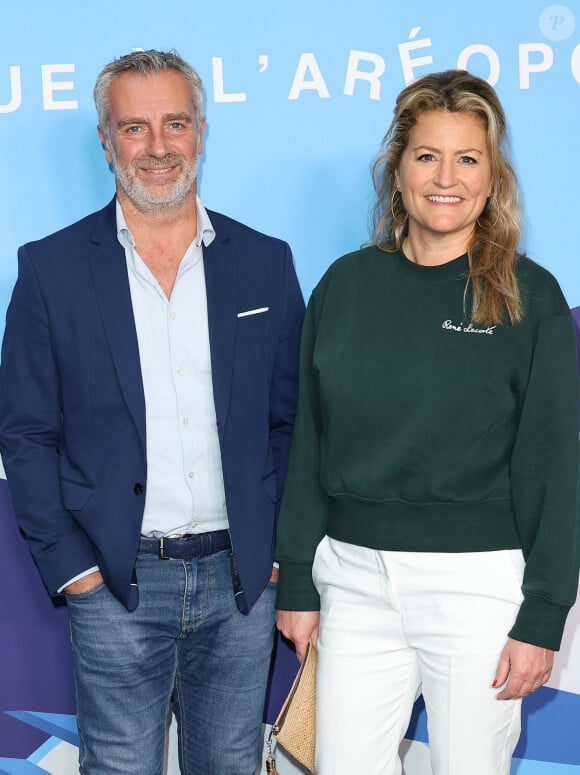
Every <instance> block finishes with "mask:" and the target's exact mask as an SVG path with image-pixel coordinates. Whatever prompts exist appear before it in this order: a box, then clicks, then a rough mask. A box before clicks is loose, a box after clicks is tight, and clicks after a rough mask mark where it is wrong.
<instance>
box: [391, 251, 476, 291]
mask: <svg viewBox="0 0 580 775" xmlns="http://www.w3.org/2000/svg"><path fill="white" fill-rule="evenodd" d="M379 250H380V248H379ZM390 255H391V256H392V259H393V261H394V264H395V266H396V267H397V269H398V270H399V271H400V272H402V273H403V274H405V275H407V277H410V278H411V279H413V280H415V281H416V282H420V283H436V282H441V281H444V280H466V279H467V276H468V275H469V259H468V257H467V253H464V254H463V255H462V256H459V257H458V258H454V259H452V260H451V261H446V262H445V263H444V264H435V265H427V264H416V263H415V262H414V261H411V259H410V258H407V256H406V255H405V254H404V252H403V250H402V249H400V250H397V251H396V252H395V253H391V254H390Z"/></svg>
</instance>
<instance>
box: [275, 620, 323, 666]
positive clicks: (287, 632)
mask: <svg viewBox="0 0 580 775" xmlns="http://www.w3.org/2000/svg"><path fill="white" fill-rule="evenodd" d="M319 622H320V612H319V611H278V613H277V614H276V626H277V627H278V629H279V630H280V632H281V633H282V635H283V636H284V637H285V638H288V640H291V641H292V643H293V644H294V646H295V647H296V656H297V657H298V659H299V660H300V662H302V660H303V659H304V657H305V655H306V648H307V646H308V642H309V641H312V643H314V645H316V641H317V640H318V624H319Z"/></svg>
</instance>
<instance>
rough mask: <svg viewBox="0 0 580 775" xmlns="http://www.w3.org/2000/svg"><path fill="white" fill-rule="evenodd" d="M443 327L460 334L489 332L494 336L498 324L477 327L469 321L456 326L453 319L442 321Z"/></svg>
mask: <svg viewBox="0 0 580 775" xmlns="http://www.w3.org/2000/svg"><path fill="white" fill-rule="evenodd" d="M441 328H444V329H445V330H446V331H457V332H458V333H460V334H489V336H493V331H494V329H495V328H497V326H489V327H488V328H475V327H474V326H473V325H472V324H471V323H468V324H467V325H466V326H463V325H461V324H459V325H458V326H456V325H454V323H453V321H451V320H444V321H443V323H441Z"/></svg>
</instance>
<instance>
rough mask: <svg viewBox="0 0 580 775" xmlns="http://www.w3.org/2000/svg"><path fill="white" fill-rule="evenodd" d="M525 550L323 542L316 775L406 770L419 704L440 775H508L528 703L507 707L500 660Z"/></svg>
mask: <svg viewBox="0 0 580 775" xmlns="http://www.w3.org/2000/svg"><path fill="white" fill-rule="evenodd" d="M523 569H524V561H523V557H522V553H521V551H520V550H503V551H497V552H472V553H461V554H453V553H449V554H448V553H445V554H438V553H433V554H432V553H428V552H391V551H375V550H373V549H367V548H365V547H360V546H354V545H352V544H347V543H343V542H341V541H336V540H334V539H332V538H329V537H328V536H327V537H325V538H324V539H323V540H322V541H321V543H320V545H319V546H318V549H317V551H316V557H315V561H314V568H313V578H314V583H315V584H316V587H317V589H318V591H319V593H320V596H321V616H320V637H319V641H318V659H319V662H318V676H317V681H318V683H317V715H316V724H317V744H316V772H317V775H362V774H363V773H364V775H400V773H401V772H402V766H401V761H400V759H399V753H398V749H399V744H400V742H401V740H402V739H403V737H404V735H405V732H406V731H407V727H408V724H409V720H410V716H411V711H412V708H413V703H414V701H415V699H416V698H417V697H418V696H419V695H420V694H421V693H422V694H423V698H424V700H425V706H426V710H427V724H428V733H429V749H430V756H431V766H432V769H433V775H508V773H509V771H510V761H511V757H512V754H513V751H514V748H515V746H516V743H517V741H518V738H519V735H520V711H521V700H498V699H497V694H498V693H499V691H500V689H499V688H497V689H493V688H492V682H493V680H494V676H495V671H496V668H497V664H498V660H499V656H500V653H501V650H502V648H503V646H504V645H505V642H506V638H507V633H508V631H509V630H510V629H511V627H512V625H513V623H514V620H515V618H516V615H517V611H518V608H519V606H520V603H521V601H522V592H521V583H522V576H523Z"/></svg>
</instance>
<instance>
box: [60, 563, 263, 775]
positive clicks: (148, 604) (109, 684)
mask: <svg viewBox="0 0 580 775" xmlns="http://www.w3.org/2000/svg"><path fill="white" fill-rule="evenodd" d="M136 569H137V579H138V583H139V601H140V602H139V606H138V607H137V609H136V610H135V611H133V612H131V613H129V612H128V611H127V610H126V609H125V608H124V607H123V606H122V605H121V604H120V603H119V602H118V600H117V599H116V598H115V597H113V595H112V594H111V593H110V592H109V590H108V589H107V587H106V586H105V585H104V584H101V585H99V586H97V587H95V588H94V589H91V590H89V591H88V592H85V593H80V594H73V595H67V601H68V606H69V613H70V623H71V640H72V646H73V659H74V670H75V682H76V692H77V713H78V725H79V735H80V741H81V742H80V752H79V761H80V770H79V771H80V773H82V775H161V773H162V768H163V756H164V742H165V720H166V716H167V712H168V709H169V706H170V701H171V700H172V699H173V703H174V706H173V709H174V712H175V715H176V718H177V727H178V728H177V731H178V740H179V762H180V768H181V772H182V773H183V775H220V774H221V773H224V774H225V773H227V775H254V772H255V768H256V765H257V762H258V756H259V748H260V736H261V722H262V713H263V707H264V698H265V693H266V682H267V678H268V670H269V665H270V656H271V650H272V639H273V633H274V602H275V596H276V589H275V585H274V584H272V583H270V584H268V586H267V587H266V589H265V590H264V592H263V593H262V595H261V597H260V599H259V600H258V602H257V603H256V605H255V606H254V608H253V609H252V611H251V612H250V614H249V615H247V616H244V615H243V614H241V613H240V612H239V611H238V609H237V607H236V604H235V600H234V594H233V588H232V570H231V555H230V552H229V551H221V552H218V553H216V554H213V555H210V556H208V557H201V558H196V559H193V560H161V559H159V558H158V557H156V556H155V555H150V554H140V555H139V556H138V559H137V567H136Z"/></svg>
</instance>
